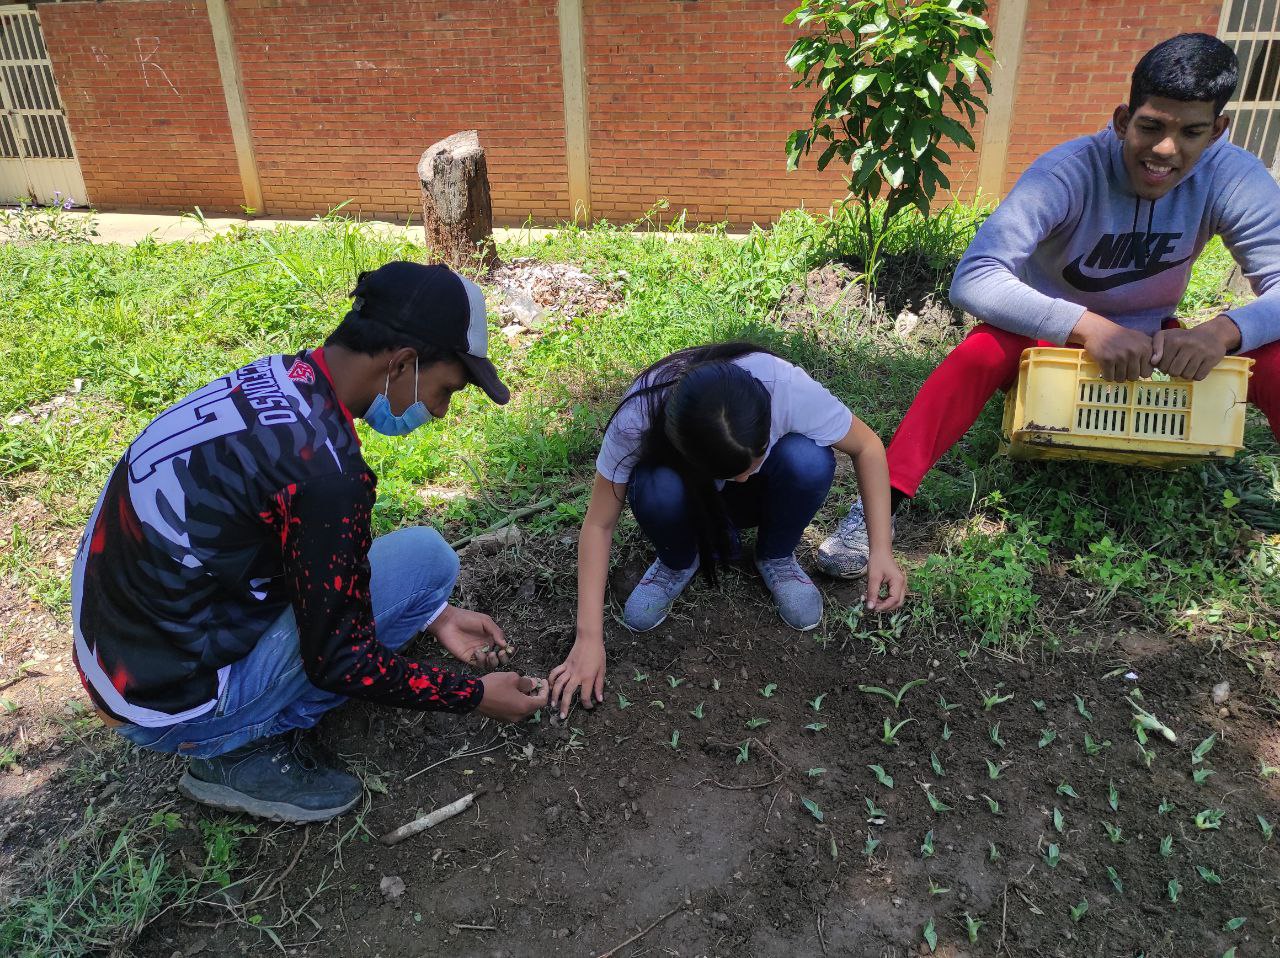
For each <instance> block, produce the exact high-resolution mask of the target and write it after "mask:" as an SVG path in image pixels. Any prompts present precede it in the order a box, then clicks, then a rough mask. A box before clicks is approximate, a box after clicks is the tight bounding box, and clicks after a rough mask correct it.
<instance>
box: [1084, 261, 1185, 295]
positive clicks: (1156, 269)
mask: <svg viewBox="0 0 1280 958" xmlns="http://www.w3.org/2000/svg"><path fill="white" fill-rule="evenodd" d="M1189 259H1191V257H1190V256H1184V257H1182V259H1178V260H1174V261H1173V262H1172V263H1156V264H1155V265H1153V266H1148V267H1146V268H1145V269H1129V270H1125V271H1124V272H1123V273H1112V274H1111V275H1110V276H1086V275H1085V274H1084V273H1082V272H1081V271H1080V263H1081V262H1082V261H1083V260H1084V254H1083V253H1081V254H1080V255H1079V256H1077V257H1076V258H1075V259H1074V260H1072V261H1071V262H1070V263H1068V264H1067V265H1066V267H1065V268H1064V269H1063V270H1062V278H1063V279H1065V280H1066V281H1067V282H1068V283H1070V284H1071V285H1072V286H1074V287H1075V288H1076V289H1078V290H1081V291H1082V292H1085V293H1105V292H1106V291H1107V290H1109V289H1115V288H1116V287H1117V286H1126V285H1128V284H1129V283H1136V282H1138V281H1139V280H1143V279H1150V278H1151V277H1152V276H1155V275H1157V274H1159V273H1163V272H1164V271H1165V270H1167V269H1173V268H1174V267H1175V266H1181V265H1182V264H1183V263H1185V262H1186V261H1187V260H1189Z"/></svg>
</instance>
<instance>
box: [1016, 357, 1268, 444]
mask: <svg viewBox="0 0 1280 958" xmlns="http://www.w3.org/2000/svg"><path fill="white" fill-rule="evenodd" d="M1252 366H1253V360H1252V359H1245V358H1243V357H1240V356H1228V357H1226V358H1225V359H1223V360H1222V362H1221V363H1219V364H1218V365H1217V366H1216V367H1215V368H1214V370H1213V372H1211V373H1209V375H1208V376H1206V377H1205V378H1204V379H1203V380H1202V381H1200V382H1194V381H1192V380H1188V379H1167V378H1166V379H1139V380H1133V381H1130V382H1119V383H1113V382H1107V381H1106V380H1105V379H1103V378H1102V374H1101V370H1099V368H1098V366H1097V364H1096V363H1094V362H1093V361H1092V360H1090V359H1089V358H1088V357H1087V356H1086V355H1085V353H1084V351H1083V350H1080V349H1058V348H1053V347H1036V348H1033V349H1028V350H1025V351H1024V352H1023V353H1022V362H1021V363H1020V366H1019V370H1018V381H1017V384H1016V385H1015V386H1014V388H1013V389H1011V390H1009V393H1008V395H1007V396H1006V397H1005V406H1004V438H1005V449H1004V451H1006V452H1007V453H1008V454H1009V456H1010V457H1012V458H1014V459H1089V460H1094V461H1097V462H1113V463H1119V464H1121V465H1138V466H1151V467H1155V468H1160V469H1176V468H1177V467H1178V466H1185V465H1187V464H1189V463H1193V462H1197V461H1200V460H1204V459H1210V458H1223V459H1230V458H1231V457H1232V456H1234V455H1235V454H1236V453H1237V452H1239V451H1240V449H1241V448H1242V447H1243V445H1244V414H1245V397H1246V396H1247V394H1248V391H1249V377H1250V376H1251V375H1252V372H1251V367H1252Z"/></svg>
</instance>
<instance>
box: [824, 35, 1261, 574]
mask: <svg viewBox="0 0 1280 958" xmlns="http://www.w3.org/2000/svg"><path fill="white" fill-rule="evenodd" d="M1238 78H1239V65H1238V63H1237V60H1236V56H1235V54H1234V53H1233V52H1232V51H1231V49H1230V48H1229V47H1228V46H1227V45H1226V44H1225V43H1223V42H1222V41H1221V40H1218V39H1216V38H1215V37H1211V36H1209V35H1207V34H1203V33H1184V34H1181V35H1179V36H1176V37H1173V38H1171V39H1169V40H1166V41H1164V42H1163V43H1161V44H1159V45H1158V46H1156V47H1154V48H1153V49H1151V50H1150V51H1148V52H1147V54H1146V55H1145V56H1144V57H1143V58H1142V60H1141V61H1139V63H1138V66H1137V68H1136V69H1135V70H1134V72H1133V82H1132V86H1131V89H1130V95H1129V102H1128V103H1127V104H1125V105H1122V106H1118V107H1116V111H1115V113H1114V114H1113V116H1112V118H1111V123H1110V125H1109V126H1108V127H1107V128H1106V129H1105V130H1103V131H1102V132H1100V133H1096V134H1094V135H1093V136H1086V137H1081V138H1080V139H1076V140H1071V141H1070V142H1068V143H1064V144H1063V145H1061V146H1059V147H1057V148H1055V149H1053V150H1050V151H1049V152H1048V153H1046V154H1045V155H1044V156H1042V157H1040V158H1039V159H1038V160H1036V161H1035V163H1033V164H1032V165H1031V167H1030V168H1029V169H1028V170H1027V171H1026V172H1025V173H1024V174H1023V175H1022V176H1021V177H1020V178H1019V179H1018V182H1017V183H1016V184H1015V185H1014V187H1013V189H1012V190H1010V191H1009V194H1008V195H1007V196H1006V197H1005V198H1004V200H1003V201H1002V202H1001V203H1000V206H999V207H998V208H997V209H996V211H995V212H994V213H993V214H992V215H991V216H990V217H989V218H988V219H987V221H986V222H985V223H984V224H983V225H982V227H981V228H980V229H979V230H978V233H977V235H976V236H975V237H974V240H973V242H972V243H971V244H970V245H969V248H968V250H967V251H966V252H965V254H964V257H963V258H962V259H961V261H960V265H959V267H957V269H956V274H955V277H954V279H953V281H952V284H951V301H952V302H953V303H955V304H956V305H957V306H959V307H961V308H962V309H965V310H967V311H968V312H970V313H972V314H973V315H975V316H976V317H978V318H979V319H980V320H982V322H981V323H980V324H979V325H978V326H977V327H976V328H975V329H974V330H973V331H972V332H971V333H970V334H969V336H968V337H967V338H966V339H965V340H964V342H962V343H961V344H960V345H959V346H957V347H956V348H955V350H953V351H952V353H951V354H950V355H949V356H947V358H946V359H945V360H943V362H942V364H941V365H940V366H938V368H937V369H936V370H935V371H934V372H933V374H932V375H931V376H930V377H929V378H928V380H926V381H925V384H924V386H923V387H922V388H921V390H920V393H919V395H917V397H916V399H915V402H913V403H912V405H911V408H910V409H909V410H908V411H907V415H906V417H905V418H904V419H903V421H902V425H901V426H899V427H898V431H897V433H896V434H895V435H894V437H893V441H892V442H891V443H890V445H889V449H888V459H889V479H890V484H891V485H892V487H893V499H894V506H895V507H897V506H899V505H900V504H901V503H902V502H903V501H904V500H906V499H908V498H910V497H911V496H914V495H915V493H916V490H917V489H918V488H919V485H920V482H921V480H922V479H923V478H924V476H925V474H926V473H927V472H928V471H929V470H930V469H931V468H932V467H933V465H934V463H936V462H937V461H938V460H939V459H940V458H941V457H942V455H943V454H944V453H945V452H946V451H947V450H948V449H950V448H951V446H953V445H954V444H955V443H956V442H957V441H958V440H959V439H960V438H961V437H962V436H963V435H964V434H965V433H966V432H968V430H969V428H970V427H971V426H972V425H973V423H974V422H975V420H976V419H977V418H978V415H979V413H981V411H982V408H983V406H985V405H986V403H987V402H988V400H990V399H991V397H992V396H994V395H995V393H996V391H997V390H1000V389H1008V388H1009V387H1010V386H1011V385H1012V384H1013V383H1014V381H1015V380H1016V378H1017V374H1018V362H1019V360H1020V358H1021V356H1022V351H1023V350H1024V349H1027V348H1028V347H1031V346H1063V345H1073V346H1080V347H1082V348H1083V349H1084V350H1085V352H1087V353H1088V354H1089V355H1090V356H1091V357H1092V358H1093V359H1094V360H1095V361H1096V362H1097V363H1098V365H1099V366H1100V367H1101V368H1102V373H1103V375H1104V376H1105V377H1106V378H1107V379H1110V380H1126V379H1137V378H1139V377H1143V376H1149V375H1151V373H1152V370H1155V369H1159V370H1162V371H1163V372H1165V373H1168V374H1169V375H1170V376H1178V377H1184V378H1186V379H1196V380H1199V379H1203V378H1204V377H1205V376H1207V375H1208V374H1209V371H1210V370H1211V369H1213V367H1214V366H1215V365H1217V363H1218V362H1219V361H1220V360H1221V359H1222V358H1223V356H1226V355H1245V356H1249V357H1252V358H1253V359H1254V360H1256V363H1255V365H1254V368H1253V378H1252V380H1251V384H1250V388H1249V401H1250V402H1251V403H1253V404H1254V405H1256V406H1257V407H1258V408H1260V409H1261V410H1262V411H1263V413H1264V414H1265V415H1266V417H1267V420H1268V422H1269V423H1270V424H1271V429H1272V431H1273V432H1274V433H1276V435H1277V436H1278V437H1280V341H1278V340H1280V186H1277V184H1276V182H1275V181H1274V180H1273V179H1272V177H1271V175H1270V174H1269V173H1268V171H1267V169H1266V167H1265V166H1263V164H1262V163H1261V162H1260V161H1259V160H1258V158H1257V157H1255V156H1253V155H1252V154H1251V153H1248V152H1246V151H1245V150H1243V149H1241V148H1240V147H1238V146H1233V145H1232V144H1231V143H1230V142H1228V140H1227V139H1226V137H1225V134H1226V131H1227V123H1228V117H1227V116H1226V115H1225V114H1224V113H1223V112H1222V110H1223V107H1224V106H1226V103H1227V101H1228V100H1229V99H1230V98H1231V96H1232V94H1233V93H1234V92H1235V87H1236V82H1237V80H1238ZM1214 236H1221V237H1222V239H1223V242H1224V243H1225V244H1226V246H1227V249H1228V250H1230V251H1231V254H1232V256H1234V257H1235V259H1236V262H1238V263H1239V264H1240V266H1241V268H1242V270H1243V272H1244V275H1245V276H1246V277H1247V278H1248V280H1249V282H1250V284H1251V285H1252V286H1253V290H1254V292H1255V293H1257V295H1258V298H1257V299H1256V300H1254V301H1253V302H1251V303H1249V304H1248V305H1245V306H1240V307H1237V308H1234V309H1229V310H1227V311H1226V312H1224V313H1221V314H1219V315H1218V316H1215V317H1214V318H1213V319H1211V320H1209V321H1208V322H1205V323H1202V324H1200V325H1198V326H1196V327H1194V328H1192V329H1184V328H1181V326H1179V325H1178V324H1177V322H1176V318H1175V310H1176V309H1177V306H1178V303H1179V301H1180V300H1181V299H1182V295H1183V293H1184V292H1185V291H1186V288H1187V283H1188V281H1189V279H1190V277H1191V267H1192V265H1193V264H1194V263H1195V260H1196V257H1197V256H1199V255H1200V251H1201V250H1203V249H1204V247H1205V244H1206V243H1208V242H1209V240H1210V239H1212V238H1213V237H1214ZM867 553H868V550H867V532H866V522H865V519H864V517H863V511H862V502H861V500H858V501H856V502H855V503H854V504H853V507H852V509H850V511H849V514H848V516H847V517H846V518H845V519H844V520H842V521H841V523H840V526H839V528H838V530H837V532H836V534H835V535H833V536H831V537H830V538H828V539H827V540H826V541H825V542H824V543H823V544H822V545H821V546H820V547H819V551H818V557H819V558H818V561H819V565H820V566H821V568H822V569H823V570H824V571H825V572H827V573H829V574H831V575H835V576H840V577H844V578H852V577H854V576H858V575H861V574H862V573H863V572H864V571H865V570H866V565H867Z"/></svg>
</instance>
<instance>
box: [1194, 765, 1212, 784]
mask: <svg viewBox="0 0 1280 958" xmlns="http://www.w3.org/2000/svg"><path fill="white" fill-rule="evenodd" d="M1216 774H1217V773H1216V772H1214V770H1213V769H1211V768H1198V769H1196V770H1195V771H1194V772H1192V773H1191V777H1192V778H1193V779H1195V782H1196V784H1197V785H1199V784H1200V783H1201V782H1203V781H1204V780H1205V779H1206V778H1208V777H1209V776H1210V775H1216Z"/></svg>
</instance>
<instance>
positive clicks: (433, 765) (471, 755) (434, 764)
mask: <svg viewBox="0 0 1280 958" xmlns="http://www.w3.org/2000/svg"><path fill="white" fill-rule="evenodd" d="M498 738H502V733H501V732H499V733H498ZM492 742H493V739H489V743H492ZM506 744H507V740H506V739H502V741H501V742H499V743H498V744H497V745H494V746H493V748H487V747H486V748H481V749H478V750H476V751H474V752H459V753H458V754H457V755H450V756H449V757H448V758H442V759H440V761H438V762H432V763H431V764H430V765H428V766H427V767H426V768H420V769H418V770H417V771H416V772H413V773H411V774H409V775H406V776H405V777H404V780H405V781H406V782H412V781H413V780H414V779H415V778H417V777H418V776H419V775H421V774H422V773H423V772H429V771H431V770H432V769H433V768H436V767H437V766H439V765H443V764H445V763H446V762H452V761H455V760H456V759H460V758H474V757H475V756H477V755H484V754H485V753H487V752H496V751H497V750H498V749H500V748H502V747H503V746H504V745H506Z"/></svg>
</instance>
